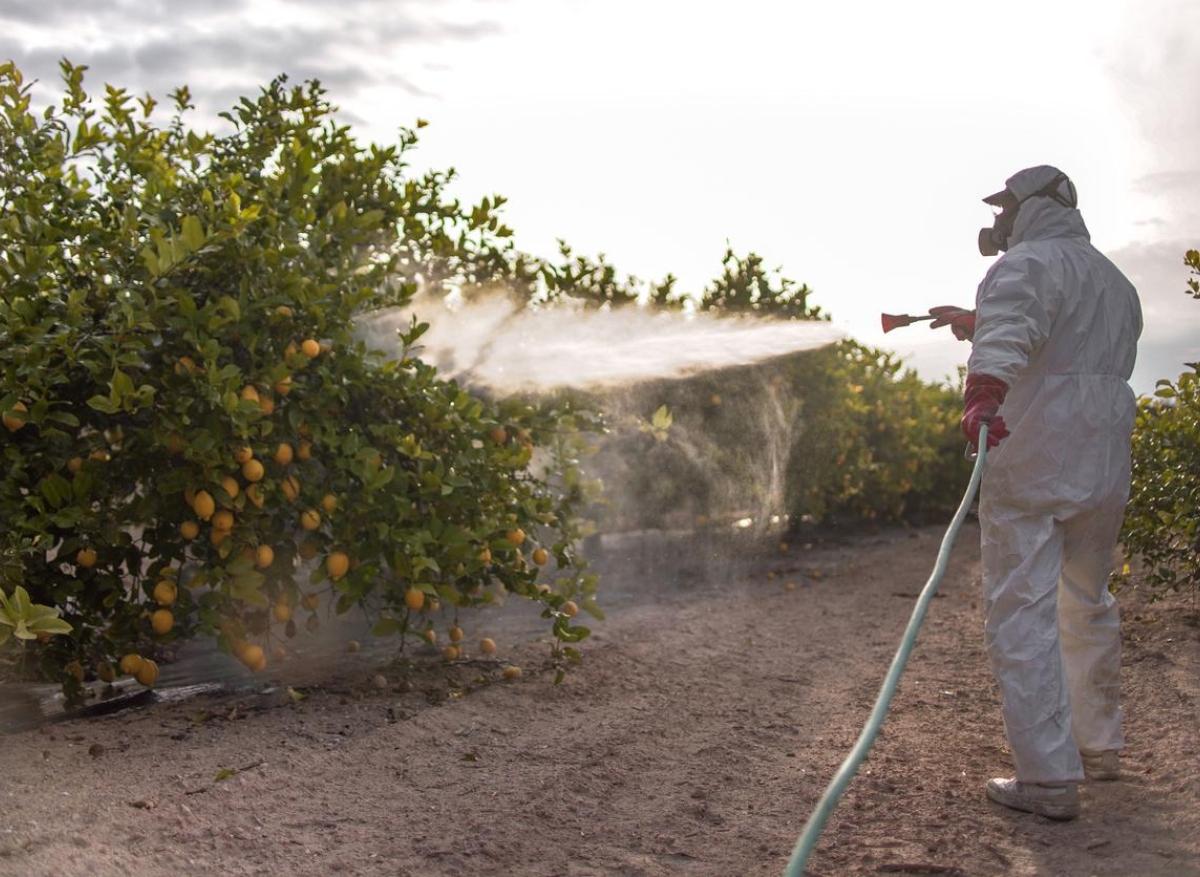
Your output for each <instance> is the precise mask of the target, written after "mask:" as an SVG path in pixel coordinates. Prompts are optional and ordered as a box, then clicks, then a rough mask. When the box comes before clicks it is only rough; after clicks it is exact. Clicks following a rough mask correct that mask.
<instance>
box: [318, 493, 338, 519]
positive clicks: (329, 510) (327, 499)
mask: <svg viewBox="0 0 1200 877" xmlns="http://www.w3.org/2000/svg"><path fill="white" fill-rule="evenodd" d="M321 508H323V509H325V514H327V515H332V514H333V512H334V509H336V508H337V497H336V496H334V495H333V494H332V493H327V494H325V495H324V496H323V497H321Z"/></svg>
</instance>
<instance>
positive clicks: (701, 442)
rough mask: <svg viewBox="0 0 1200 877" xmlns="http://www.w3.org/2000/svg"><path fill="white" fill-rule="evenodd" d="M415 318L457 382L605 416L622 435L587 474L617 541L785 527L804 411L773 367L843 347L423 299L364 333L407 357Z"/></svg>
mask: <svg viewBox="0 0 1200 877" xmlns="http://www.w3.org/2000/svg"><path fill="white" fill-rule="evenodd" d="M414 315H415V316H416V317H417V318H419V319H420V320H422V321H425V322H428V323H429V324H430V328H429V330H428V331H427V332H426V334H425V335H424V336H422V337H421V339H420V341H419V342H418V344H419V347H418V348H417V349H416V350H415V351H414V353H415V354H416V355H418V356H420V357H421V358H423V359H425V360H426V361H427V362H430V363H432V364H434V365H436V366H437V367H438V369H439V371H440V372H441V373H442V374H443V375H444V376H445V377H448V378H455V379H457V380H459V381H460V382H462V383H464V384H465V385H467V386H471V387H474V388H476V389H480V390H483V391H484V392H487V393H490V394H492V395H496V396H505V395H512V394H517V393H522V394H524V393H542V392H552V391H556V390H562V389H567V388H569V389H572V390H580V391H584V392H586V393H587V394H588V395H589V396H591V397H592V398H593V399H594V400H595V401H596V402H597V403H598V404H599V406H600V407H601V408H602V409H603V410H604V412H605V414H606V415H607V416H608V419H609V421H610V425H611V427H612V430H611V432H610V434H609V435H607V436H604V437H602V438H599V440H598V441H597V448H596V451H597V452H596V453H594V454H593V455H592V456H591V457H590V458H589V459H588V461H587V464H586V468H587V469H588V471H589V474H590V475H591V476H593V477H596V478H599V479H600V480H601V481H602V482H603V484H604V486H605V502H604V508H603V511H602V520H600V521H599V522H598V523H599V524H600V529H601V530H602V531H605V532H606V534H607V535H612V534H613V533H614V532H615V531H626V532H628V531H641V532H645V531H647V530H656V531H676V532H677V533H679V534H680V536H681V537H682V532H683V531H689V530H692V529H694V528H695V526H696V525H697V522H698V521H700V522H713V523H715V522H718V521H720V522H724V523H726V524H728V523H732V524H733V525H734V526H739V525H740V526H741V527H743V528H746V529H751V528H752V529H753V530H754V531H755V532H758V533H762V532H763V531H764V530H767V529H770V528H772V527H775V526H776V525H780V522H781V521H783V520H784V518H785V515H786V510H787V499H788V498H787V496H786V484H785V470H786V469H787V466H788V462H789V458H790V454H791V453H792V449H793V447H794V439H795V438H796V436H795V434H794V433H795V430H796V429H797V428H798V424H799V423H800V419H799V416H798V415H799V411H800V409H801V407H802V404H801V401H800V400H798V399H797V398H796V397H795V393H794V392H793V391H792V388H791V387H789V386H788V385H787V382H786V381H785V380H782V379H781V376H780V375H777V374H776V373H775V372H776V369H775V365H774V363H773V362H772V361H778V362H779V363H781V364H782V363H783V362H785V359H784V358H785V357H786V358H790V357H791V356H793V355H795V354H798V353H800V352H802V351H809V350H814V349H816V348H820V347H824V346H826V345H828V344H831V343H833V342H835V341H837V340H839V339H840V338H841V337H842V335H841V333H840V332H839V331H838V330H836V329H834V328H833V326H831V325H830V324H829V323H827V322H818V321H782V320H770V319H764V318H756V317H727V316H715V315H713V314H708V313H683V312H680V311H665V310H656V309H652V308H644V307H637V306H632V305H627V306H623V307H616V308H600V309H596V308H588V307H584V306H583V304H582V303H580V302H577V301H567V302H560V303H554V304H551V305H542V306H535V307H527V306H526V305H525V304H524V303H522V302H519V301H516V300H514V299H513V298H512V297H510V296H508V295H507V294H505V293H504V292H503V291H494V292H489V293H484V294H479V295H475V296H472V297H470V298H467V299H458V300H455V299H454V298H451V299H449V300H447V299H446V298H442V297H435V296H423V297H420V298H419V299H417V300H416V301H415V302H414V303H413V305H412V306H410V307H408V308H405V309H396V310H392V311H388V312H383V313H378V314H373V315H371V316H370V317H367V318H365V319H364V320H363V321H362V322H361V323H360V333H361V335H362V337H363V338H364V340H365V341H366V342H367V343H368V345H369V346H371V347H373V348H375V349H378V350H381V351H383V352H384V353H385V354H388V355H397V343H398V342H397V340H396V333H397V332H398V331H399V330H402V329H405V328H407V327H408V326H409V325H410V323H411V321H412V319H413V317H414ZM793 361H794V360H793ZM722 395H723V396H725V397H726V399H725V404H724V407H723V408H721V409H720V410H718V409H717V406H719V405H721V402H720V397H721V396H722ZM698 400H703V401H701V404H700V405H699V406H698V405H697V404H696V403H697V401H698ZM708 400H716V401H715V403H713V402H709V401H708ZM661 404H669V405H670V406H672V407H673V408H674V411H675V414H676V416H675V417H674V421H673V423H672V425H671V426H670V428H669V429H666V430H655V429H653V424H652V423H650V422H648V416H649V415H650V414H651V413H652V412H654V411H655V410H656V409H657V408H658V407H659V406H660V405H661ZM676 405H678V407H675V406H676ZM706 406H707V407H706ZM649 434H653V435H655V436H656V440H650V439H647V438H646V436H647V435H649ZM681 486H682V489H681ZM668 493H669V494H670V495H669V496H667V495H665V494H668ZM784 526H786V523H784ZM710 535H711V534H710Z"/></svg>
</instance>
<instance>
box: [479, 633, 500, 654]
mask: <svg viewBox="0 0 1200 877" xmlns="http://www.w3.org/2000/svg"><path fill="white" fill-rule="evenodd" d="M479 651H481V652H483V653H484V654H485V655H494V654H496V641H495V640H494V639H492V638H491V637H486V636H485V637H484V638H483V639H481V640H480V641H479Z"/></svg>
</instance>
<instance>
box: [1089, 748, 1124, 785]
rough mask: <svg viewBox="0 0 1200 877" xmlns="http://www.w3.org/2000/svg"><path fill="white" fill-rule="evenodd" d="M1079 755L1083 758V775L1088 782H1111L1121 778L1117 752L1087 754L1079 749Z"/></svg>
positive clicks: (1107, 750)
mask: <svg viewBox="0 0 1200 877" xmlns="http://www.w3.org/2000/svg"><path fill="white" fill-rule="evenodd" d="M1079 754H1080V756H1081V757H1082V758H1083V773H1084V775H1085V776H1086V777H1087V778H1088V779H1089V780H1093V781H1098V782H1112V781H1113V780H1119V779H1120V778H1121V761H1120V756H1119V755H1118V754H1117V750H1115V749H1105V750H1103V751H1101V752H1088V751H1087V750H1086V749H1080V750H1079Z"/></svg>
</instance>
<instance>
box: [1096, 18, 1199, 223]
mask: <svg viewBox="0 0 1200 877" xmlns="http://www.w3.org/2000/svg"><path fill="white" fill-rule="evenodd" d="M1120 32H1121V35H1122V39H1123V41H1122V43H1121V44H1120V45H1119V46H1116V47H1113V48H1111V49H1109V50H1108V51H1107V52H1106V53H1105V55H1106V61H1107V68H1108V71H1109V74H1110V76H1111V77H1112V80H1113V83H1114V86H1115V88H1116V91H1117V94H1118V95H1119V96H1120V98H1121V99H1122V101H1123V103H1124V104H1125V105H1126V107H1127V109H1128V111H1129V113H1130V114H1131V116H1132V117H1133V118H1134V119H1136V121H1137V125H1138V128H1139V130H1140V132H1141V134H1142V138H1143V141H1144V143H1145V146H1146V149H1147V160H1146V165H1147V167H1146V172H1145V173H1144V175H1143V176H1142V177H1141V178H1140V179H1138V181H1137V187H1138V189H1139V191H1141V192H1143V193H1145V194H1148V195H1151V196H1153V197H1154V198H1156V199H1157V201H1158V202H1159V204H1160V209H1162V211H1163V212H1164V214H1165V216H1166V217H1167V219H1169V220H1172V221H1174V222H1175V223H1177V224H1185V223H1186V224H1187V225H1189V226H1191V227H1195V226H1196V225H1197V223H1198V222H1200V153H1198V152H1197V150H1196V144H1197V143H1200V113H1197V112H1196V107H1197V106H1200V4H1197V3H1195V2H1192V0H1143V2H1138V3H1131V4H1129V6H1128V11H1127V20H1126V21H1125V22H1124V26H1123V27H1121V28H1120Z"/></svg>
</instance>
